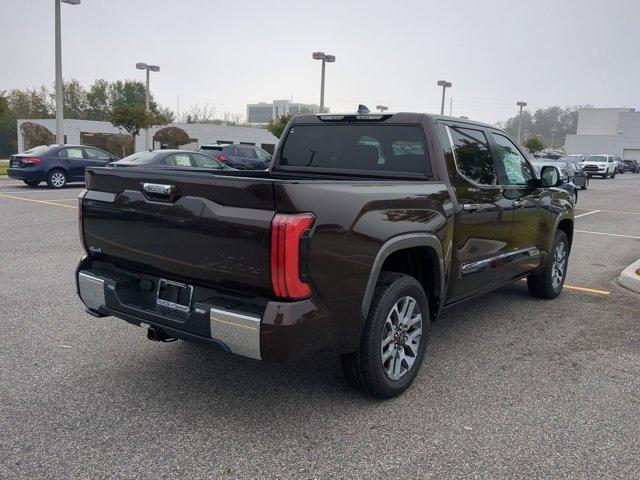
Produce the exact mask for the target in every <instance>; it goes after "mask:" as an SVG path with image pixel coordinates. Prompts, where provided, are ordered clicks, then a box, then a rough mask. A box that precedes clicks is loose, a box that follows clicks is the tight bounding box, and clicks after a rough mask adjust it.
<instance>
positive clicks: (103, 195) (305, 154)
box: [76, 113, 573, 398]
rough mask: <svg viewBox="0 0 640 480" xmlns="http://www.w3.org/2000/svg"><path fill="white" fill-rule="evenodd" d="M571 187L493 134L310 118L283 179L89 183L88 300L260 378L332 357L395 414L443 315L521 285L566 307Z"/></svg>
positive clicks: (90, 173) (282, 169) (156, 336)
mask: <svg viewBox="0 0 640 480" xmlns="http://www.w3.org/2000/svg"><path fill="white" fill-rule="evenodd" d="M561 183H562V179H561V178H560V175H559V171H558V169H556V168H555V167H552V166H549V167H543V169H542V170H541V172H540V174H539V176H537V175H536V174H535V172H534V170H533V168H532V167H531V165H530V164H529V162H528V160H527V158H526V157H525V155H523V153H522V152H521V150H520V149H519V148H518V146H517V145H516V144H515V143H514V142H513V141H512V140H511V139H510V138H509V137H508V136H507V135H506V134H505V133H504V132H503V131H501V130H499V129H497V128H495V127H493V126H491V125H485V124H481V123H477V122H473V121H469V120H463V119H459V118H451V117H442V116H435V115H425V114H416V113H397V114H384V115H378V114H345V115H335V114H322V115H302V116H298V117H295V118H294V119H293V120H292V121H291V122H290V124H289V125H288V127H287V129H286V130H285V132H284V134H283V136H282V138H281V140H280V143H279V144H278V146H277V148H276V151H275V153H274V156H273V160H272V163H271V166H270V169H269V170H268V171H259V172H258V171H251V172H250V171H220V170H217V171H212V170H207V169H202V168H176V167H165V168H161V167H158V168H144V167H140V168H138V167H131V168H110V167H103V168H90V169H88V170H87V174H86V190H85V191H84V192H83V193H82V194H81V195H80V205H79V207H80V208H79V212H80V219H79V221H80V236H81V240H82V245H83V247H84V249H85V251H86V256H85V257H84V258H83V259H82V260H81V262H80V264H79V266H78V269H77V275H76V277H77V288H78V294H79V295H80V298H81V299H82V301H83V302H84V304H85V306H86V309H87V312H89V313H90V314H91V315H94V316H96V317H104V316H108V315H112V316H115V317H119V318H121V319H124V320H126V321H127V322H130V323H132V324H135V325H140V326H143V327H145V328H146V330H147V332H148V337H149V338H150V339H152V340H159V341H166V340H172V339H175V338H179V339H184V340H191V341H200V342H205V343H208V344H210V345H213V346H216V347H218V348H220V349H223V350H225V351H227V352H232V353H235V354H239V355H244V356H247V357H251V358H255V359H262V360H283V359H288V358H291V357H296V356H299V355H302V354H307V353H309V352H313V351H317V350H326V349H329V350H332V351H334V352H336V353H338V354H340V355H341V356H342V365H343V369H344V372H345V373H346V375H347V377H348V378H349V379H350V380H351V381H352V382H353V383H354V384H355V385H357V386H358V387H360V388H361V389H363V390H364V391H365V392H368V393H369V394H371V395H373V396H375V397H378V398H389V397H393V396H395V395H398V394H399V393H401V392H402V391H404V390H405V389H406V388H407V387H408V386H409V385H411V383H412V382H413V380H414V379H415V377H416V375H417V373H418V370H419V369H420V366H421V364H422V363H423V358H424V355H425V348H426V341H427V337H428V333H429V329H430V324H431V322H432V321H434V320H435V319H436V317H437V316H438V313H439V312H440V311H441V310H442V309H444V308H446V307H448V306H450V305H453V304H456V303H457V302H460V301H462V300H466V299H469V298H470V297H473V296H475V295H478V294H481V293H485V292H487V291H490V290H493V289H496V288H498V287H500V286H501V285H504V284H506V283H509V282H513V281H516V280H519V279H522V278H526V279H527V282H528V286H529V290H530V292H531V293H532V294H533V295H535V296H538V297H542V298H554V297H556V296H557V295H558V294H559V293H560V292H561V290H562V286H563V283H564V279H565V276H566V271H567V260H568V255H569V251H570V249H571V240H572V236H573V206H572V204H571V202H570V201H569V199H568V197H567V193H566V192H564V191H563V190H561V189H558V188H555V187H557V186H559V185H560V184H561ZM471 308H472V307H471Z"/></svg>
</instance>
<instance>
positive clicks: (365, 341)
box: [341, 272, 431, 399]
mask: <svg viewBox="0 0 640 480" xmlns="http://www.w3.org/2000/svg"><path fill="white" fill-rule="evenodd" d="M430 322H431V319H430V316H429V302H428V300H427V295H426V294H425V293H424V290H423V288H422V286H421V285H420V283H419V282H418V281H417V280H416V279H415V278H413V277H411V276H409V275H404V274H400V273H392V272H383V273H382V274H381V275H380V280H379V282H378V285H377V287H376V290H375V293H374V296H373V301H372V303H371V309H370V310H369V315H368V316H367V321H366V323H365V328H364V332H363V334H362V339H361V341H360V348H359V350H358V351H356V352H352V353H347V354H344V355H342V357H341V361H342V369H343V371H344V373H345V376H346V377H347V379H348V380H350V381H351V383H352V384H354V385H355V386H356V387H358V388H359V389H360V390H362V391H364V392H365V393H368V394H369V395H371V396H373V397H376V398H380V399H386V398H393V397H396V396H398V395H400V394H401V393H402V392H404V391H405V390H406V389H407V388H409V386H410V385H411V384H412V383H413V381H414V379H415V378H416V375H417V374H418V371H419V370H420V366H421V365H422V360H423V358H424V354H425V348H426V342H427V332H428V329H429V324H430Z"/></svg>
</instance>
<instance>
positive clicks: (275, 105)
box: [247, 100, 320, 126]
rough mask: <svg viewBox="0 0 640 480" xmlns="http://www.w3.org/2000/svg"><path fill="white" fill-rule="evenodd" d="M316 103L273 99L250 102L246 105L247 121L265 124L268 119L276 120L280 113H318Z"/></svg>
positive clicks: (254, 123) (251, 123)
mask: <svg viewBox="0 0 640 480" xmlns="http://www.w3.org/2000/svg"><path fill="white" fill-rule="evenodd" d="M319 111H320V107H319V106H318V105H313V104H306V103H294V102H292V101H290V100H274V101H273V102H271V103H265V102H260V103H250V104H248V105H247V123H248V124H250V125H256V126H257V125H266V124H267V123H269V121H270V120H276V119H278V118H280V117H281V116H282V115H302V114H304V113H318V112H319Z"/></svg>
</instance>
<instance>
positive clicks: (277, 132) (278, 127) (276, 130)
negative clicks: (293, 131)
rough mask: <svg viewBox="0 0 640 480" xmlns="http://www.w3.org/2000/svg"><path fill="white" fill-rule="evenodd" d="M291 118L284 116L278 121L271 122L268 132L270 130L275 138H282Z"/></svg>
mask: <svg viewBox="0 0 640 480" xmlns="http://www.w3.org/2000/svg"><path fill="white" fill-rule="evenodd" d="M291 117H292V115H282V116H281V117H280V118H278V119H277V120H269V124H268V125H267V130H269V132H271V134H272V135H273V136H274V137H277V138H280V136H281V135H282V132H284V129H285V128H286V126H287V124H288V123H289V120H291Z"/></svg>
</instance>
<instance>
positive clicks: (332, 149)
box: [279, 124, 431, 175]
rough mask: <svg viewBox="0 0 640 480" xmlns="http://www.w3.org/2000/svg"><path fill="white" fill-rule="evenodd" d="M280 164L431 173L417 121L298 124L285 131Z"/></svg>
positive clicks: (329, 168)
mask: <svg viewBox="0 0 640 480" xmlns="http://www.w3.org/2000/svg"><path fill="white" fill-rule="evenodd" d="M279 164H280V165H281V166H284V167H305V168H317V169H327V170H351V171H367V172H372V173H378V174H381V175H384V174H385V173H387V172H389V173H411V174H423V175H424V174H426V175H431V164H430V162H429V157H428V155H427V148H426V141H425V137H424V133H423V132H422V128H421V127H419V126H417V125H371V124H368V125H363V124H360V125H358V124H356V125H354V124H334V125H297V126H294V127H293V128H291V130H289V133H288V134H287V137H286V139H285V142H284V145H283V147H282V152H281V154H280V159H279Z"/></svg>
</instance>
